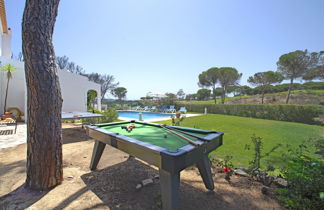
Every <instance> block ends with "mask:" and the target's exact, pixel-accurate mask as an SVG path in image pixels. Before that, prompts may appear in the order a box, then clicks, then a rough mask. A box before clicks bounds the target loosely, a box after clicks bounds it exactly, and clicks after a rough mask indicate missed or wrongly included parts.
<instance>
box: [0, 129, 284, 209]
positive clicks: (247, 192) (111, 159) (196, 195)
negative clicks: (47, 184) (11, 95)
mask: <svg viewBox="0 0 324 210" xmlns="http://www.w3.org/2000/svg"><path fill="white" fill-rule="evenodd" d="M63 139H64V145H63V155H64V156H63V159H64V181H63V183H62V184H61V185H59V186H57V187H55V188H54V189H52V190H50V191H46V192H38V191H30V190H28V189H26V188H24V187H23V184H24V181H25V165H26V160H25V159H26V144H21V145H19V146H17V147H14V148H8V149H2V150H0V209H26V208H27V209H32V210H34V209H41V210H44V209H45V210H46V209H160V208H161V196H160V186H159V183H158V182H156V183H153V184H151V185H147V186H144V187H143V188H141V189H140V190H136V188H135V187H136V185H137V184H139V183H141V181H142V180H144V179H147V178H153V177H154V176H156V175H158V171H157V170H156V168H155V167H153V166H150V165H147V164H145V163H143V162H142V161H140V160H138V159H133V158H129V156H128V155H127V154H126V153H123V152H121V151H119V150H117V149H115V148H112V147H110V146H107V147H106V148H105V151H104V153H103V156H102V158H101V160H100V162H99V165H98V170H96V171H90V170H89V163H90V159H91V154H92V148H93V140H92V139H90V138H89V137H88V136H87V135H86V133H85V130H83V129H81V128H80V126H75V125H72V124H63ZM214 180H215V186H216V187H215V190H214V192H208V191H207V190H206V188H205V187H204V184H203V182H202V180H201V177H200V176H199V172H198V170H197V169H196V168H195V167H191V168H188V169H186V170H184V171H182V172H181V186H180V203H181V209H186V210H187V209H206V210H208V209H212V210H215V209H227V210H229V209H267V210H268V209H282V208H281V207H280V205H279V204H278V202H277V201H276V200H274V199H273V198H271V197H269V196H266V195H264V194H262V193H261V189H262V187H263V186H262V185H261V184H260V183H258V182H255V181H253V180H251V179H250V178H246V177H239V176H235V175H234V176H232V183H231V184H229V183H228V182H227V181H226V180H225V179H224V174H222V173H216V174H215V179H214Z"/></svg>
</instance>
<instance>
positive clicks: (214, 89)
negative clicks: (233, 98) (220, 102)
mask: <svg viewBox="0 0 324 210" xmlns="http://www.w3.org/2000/svg"><path fill="white" fill-rule="evenodd" d="M213 95H214V100H215V104H217V101H216V88H215V87H213Z"/></svg>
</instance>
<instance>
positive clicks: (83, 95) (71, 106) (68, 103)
mask: <svg viewBox="0 0 324 210" xmlns="http://www.w3.org/2000/svg"><path fill="white" fill-rule="evenodd" d="M0 62H1V65H0V67H2V66H3V65H6V64H11V65H13V66H14V67H15V68H16V69H17V71H16V72H13V73H12V79H11V80H10V82H9V91H8V100H7V108H9V107H17V108H18V109H20V110H21V111H22V112H24V113H27V106H26V105H27V91H26V80H25V71H24V63H23V62H20V61H17V60H13V59H7V58H4V57H1V56H0ZM58 76H59V81H60V86H61V93H62V98H63V107H62V111H63V112H68V111H87V92H88V90H95V91H97V93H98V96H100V94H101V93H100V85H99V84H97V83H94V82H90V81H88V78H87V77H84V76H81V75H77V74H73V73H70V72H67V71H65V70H58ZM6 85H7V77H6V74H5V73H4V72H0V114H2V112H3V109H4V99H5V91H6ZM97 106H98V109H99V110H101V102H100V100H99V101H98V105H97ZM23 119H24V118H23Z"/></svg>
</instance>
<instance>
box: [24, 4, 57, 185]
mask: <svg viewBox="0 0 324 210" xmlns="http://www.w3.org/2000/svg"><path fill="white" fill-rule="evenodd" d="M58 5H59V0H26V5H25V11H24V15H23V23H22V39H23V55H24V59H25V73H26V83H27V107H28V111H27V113H28V121H27V178H26V187H29V188H31V189H37V190H46V189H50V188H52V187H54V186H56V185H58V184H60V183H61V182H62V180H63V169H62V137H61V109H62V97H61V90H60V84H59V78H58V75H57V69H56V64H55V53H54V48H53V44H52V35H53V29H54V24H55V20H56V16H57V8H58Z"/></svg>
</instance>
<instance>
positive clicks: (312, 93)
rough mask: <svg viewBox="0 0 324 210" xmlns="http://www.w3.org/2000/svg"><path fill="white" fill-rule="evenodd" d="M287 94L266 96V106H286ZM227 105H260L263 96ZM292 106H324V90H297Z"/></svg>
mask: <svg viewBox="0 0 324 210" xmlns="http://www.w3.org/2000/svg"><path fill="white" fill-rule="evenodd" d="M286 95H287V92H281V93H272V94H266V95H265V97H264V103H265V104H284V103H285V101H286ZM226 103H240V104H259V103H261V95H255V96H250V97H242V98H239V97H235V98H233V99H232V100H231V99H228V100H227V101H226ZM289 103H290V104H322V105H324V90H295V91H292V94H291V96H290V100H289Z"/></svg>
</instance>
